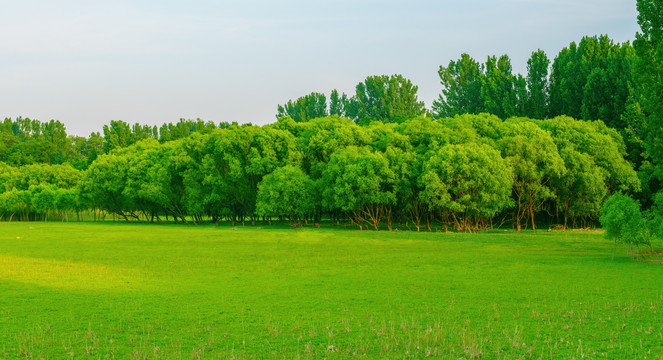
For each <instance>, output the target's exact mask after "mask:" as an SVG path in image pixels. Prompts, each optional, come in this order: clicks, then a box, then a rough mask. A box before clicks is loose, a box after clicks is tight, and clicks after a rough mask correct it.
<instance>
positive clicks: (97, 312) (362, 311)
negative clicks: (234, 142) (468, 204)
mask: <svg viewBox="0 0 663 360" xmlns="http://www.w3.org/2000/svg"><path fill="white" fill-rule="evenodd" d="M611 255H612V244H611V243H610V242H608V241H607V240H605V239H604V238H603V235H601V234H598V233H594V232H591V233H590V232H587V233H575V232H566V233H562V232H553V233H545V232H537V233H536V234H535V233H533V232H525V233H523V234H516V233H513V232H510V231H509V232H495V233H482V234H444V233H411V232H394V233H388V232H379V233H376V232H359V231H354V230H334V229H303V230H294V229H279V228H264V229H261V228H256V227H245V228H242V227H239V228H237V229H236V230H234V229H233V228H230V227H218V228H215V227H213V226H191V227H187V226H176V225H140V224H119V223H118V224H108V223H106V224H100V223H99V224H95V223H77V224H64V223H62V224H61V223H25V222H24V223H11V224H10V223H0V359H17V358H21V359H24V358H32V359H40V358H46V359H66V358H77V359H78V358H91V359H97V358H101V359H105V358H118V359H125V358H186V359H189V358H212V359H216V358H221V359H229V358H237V359H245V358H256V359H262V358H276V359H298V358H299V359H321V358H330V359H337V358H347V357H357V358H369V359H376V358H385V359H396V358H425V357H431V358H441V359H447V358H448V359H459V358H465V359H517V358H523V359H538V358H543V359H549V358H555V359H570V358H576V359H580V358H583V357H584V358H590V359H617V358H622V359H645V358H647V359H657V358H658V359H661V358H662V354H663V266H661V265H660V264H648V263H643V262H634V261H632V260H630V257H627V256H626V254H625V251H624V249H621V250H619V251H618V253H617V255H618V256H617V257H616V258H615V260H614V261H611Z"/></svg>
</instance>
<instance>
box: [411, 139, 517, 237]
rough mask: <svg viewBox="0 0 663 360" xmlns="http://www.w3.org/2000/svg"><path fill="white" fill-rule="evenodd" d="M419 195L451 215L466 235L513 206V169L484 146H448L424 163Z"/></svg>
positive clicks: (436, 208)
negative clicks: (486, 220)
mask: <svg viewBox="0 0 663 360" xmlns="http://www.w3.org/2000/svg"><path fill="white" fill-rule="evenodd" d="M419 181H420V186H421V188H422V191H421V192H420V194H419V196H420V198H421V199H422V201H424V202H425V203H426V204H427V205H428V206H429V207H430V208H431V209H435V210H437V211H445V212H447V213H450V214H451V217H452V219H453V223H454V226H455V227H456V229H458V230H461V231H462V232H466V231H467V230H471V229H475V230H476V229H478V228H479V227H480V224H481V223H482V222H483V221H484V220H485V219H489V218H491V217H493V216H495V214H497V213H498V212H499V211H501V210H504V209H506V208H508V207H510V206H511V205H512V204H513V202H512V200H511V198H510V195H511V188H512V185H513V175H512V172H511V169H509V167H508V166H507V164H506V162H505V161H504V159H502V157H501V155H500V153H499V151H497V150H495V149H493V148H491V147H490V146H488V145H483V144H474V143H467V144H458V145H445V146H443V147H441V148H439V149H437V150H434V151H433V152H431V155H430V158H429V159H428V160H426V161H425V163H424V171H423V174H422V176H421V178H420V180H419Z"/></svg>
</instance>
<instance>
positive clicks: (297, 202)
mask: <svg viewBox="0 0 663 360" xmlns="http://www.w3.org/2000/svg"><path fill="white" fill-rule="evenodd" d="M315 200H316V196H315V189H314V184H313V181H311V179H310V178H309V177H308V175H306V174H305V173H304V172H303V171H302V170H301V169H300V168H299V167H295V166H292V165H286V166H284V167H281V168H278V169H276V170H274V171H273V172H272V173H270V174H268V175H266V176H265V177H263V179H262V181H261V182H260V183H259V184H258V195H257V203H256V213H257V214H258V215H260V216H285V217H287V218H288V219H290V222H291V223H293V224H299V222H300V221H301V220H302V219H304V218H305V217H306V216H309V215H311V214H312V213H313V212H314V211H315V207H316V201H315Z"/></svg>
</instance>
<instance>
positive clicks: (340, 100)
mask: <svg viewBox="0 0 663 360" xmlns="http://www.w3.org/2000/svg"><path fill="white" fill-rule="evenodd" d="M347 103H348V96H347V95H345V93H344V94H343V95H340V96H339V95H338V90H336V89H334V90H332V92H331V95H330V96H329V115H332V116H333V115H336V116H345V104H347Z"/></svg>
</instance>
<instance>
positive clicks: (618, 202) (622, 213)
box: [600, 193, 651, 259]
mask: <svg viewBox="0 0 663 360" xmlns="http://www.w3.org/2000/svg"><path fill="white" fill-rule="evenodd" d="M600 220H601V226H603V229H604V230H605V232H606V237H607V238H608V239H614V240H615V249H616V247H617V242H623V243H625V244H627V245H628V246H629V252H631V253H632V254H633V258H634V259H635V255H636V252H635V251H632V248H633V247H634V246H635V248H636V249H638V250H639V248H640V245H649V246H651V241H650V235H651V234H650V232H649V231H648V230H649V227H648V224H647V221H646V219H645V218H644V217H643V215H642V212H641V211H640V203H638V202H637V201H635V200H633V199H631V198H630V197H628V196H626V195H623V194H621V193H617V194H614V195H612V196H611V197H609V198H608V200H606V202H605V203H604V204H603V207H602V208H601V218H600ZM638 252H639V251H638ZM612 258H613V259H614V258H615V253H614V251H613V253H612Z"/></svg>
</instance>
